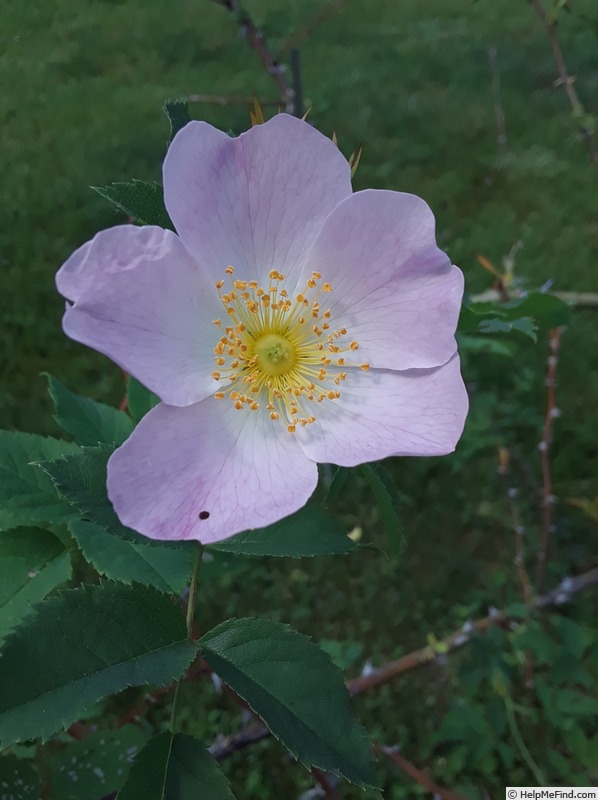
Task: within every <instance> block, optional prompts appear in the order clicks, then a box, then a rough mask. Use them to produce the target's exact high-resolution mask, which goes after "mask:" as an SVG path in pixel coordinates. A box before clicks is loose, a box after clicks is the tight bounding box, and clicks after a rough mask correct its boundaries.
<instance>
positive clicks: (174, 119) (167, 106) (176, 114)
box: [164, 98, 191, 144]
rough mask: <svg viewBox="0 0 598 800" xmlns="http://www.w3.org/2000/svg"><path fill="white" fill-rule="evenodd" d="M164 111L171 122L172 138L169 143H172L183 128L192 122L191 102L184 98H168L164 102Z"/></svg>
mask: <svg viewBox="0 0 598 800" xmlns="http://www.w3.org/2000/svg"><path fill="white" fill-rule="evenodd" d="M164 113H165V114H166V116H167V117H168V121H169V122H170V139H169V141H168V144H170V142H172V140H173V139H174V137H175V136H176V135H177V133H178V132H179V131H180V130H181V128H184V127H185V125H186V124H187V123H188V122H191V115H190V114H189V104H188V103H187V101H186V100H185V99H184V98H179V99H177V100H167V101H166V102H165V103H164Z"/></svg>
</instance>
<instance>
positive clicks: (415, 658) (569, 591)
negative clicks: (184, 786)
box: [209, 567, 598, 761]
mask: <svg viewBox="0 0 598 800" xmlns="http://www.w3.org/2000/svg"><path fill="white" fill-rule="evenodd" d="M596 585H598V567H595V568H594V569H591V570H589V572H584V573H583V574H581V575H578V576H576V577H575V578H564V579H563V580H562V581H561V582H560V583H559V584H558V586H556V587H555V588H554V589H552V590H551V591H550V592H547V593H546V594H543V595H540V596H536V597H535V598H534V600H533V602H532V608H535V609H542V608H547V607H549V606H560V605H563V604H564V603H567V602H569V600H570V599H571V598H572V597H573V596H574V595H576V594H577V593H578V592H582V591H584V590H585V589H589V588H590V587H591V586H596ZM510 621H511V617H509V615H508V614H507V613H506V612H504V611H496V612H494V613H493V614H489V615H488V616H487V617H483V618H482V619H479V620H477V621H476V622H469V623H465V625H463V627H461V628H460V629H459V630H458V631H455V632H454V633H452V634H450V636H447V637H446V639H443V640H442V641H441V642H439V643H438V644H437V645H436V647H431V646H430V645H428V646H427V647H422V648H421V649H420V650H414V651H413V652H412V653H408V654H407V655H405V656H402V657H401V658H398V659H397V660H396V661H390V662H387V663H386V664H383V665H382V666H381V667H380V668H379V669H377V670H376V671H375V672H373V673H372V674H370V675H361V676H360V677H358V678H354V679H353V680H350V681H348V682H347V688H348V689H349V692H350V694H351V695H353V696H354V695H358V694H361V693H362V692H365V691H367V690H368V689H372V688H373V687H374V686H379V685H380V684H383V683H386V682H387V681H389V680H390V679H391V678H394V677H396V676H397V675H401V674H403V673H405V672H409V671H410V670H412V669H416V668H417V667H423V666H425V665H426V664H430V663H431V662H433V661H435V660H436V659H437V657H438V653H439V651H442V653H449V652H451V651H453V650H457V649H459V648H461V647H463V646H464V645H466V644H467V643H468V642H470V641H471V639H472V638H473V637H474V635H476V634H479V633H482V632H483V631H485V630H487V629H488V628H489V627H490V626H491V625H502V626H504V625H506V624H507V623H508V622H510ZM269 735H270V731H269V730H268V728H267V727H266V726H265V725H264V724H263V723H261V722H252V723H251V725H249V726H248V727H246V728H243V729H242V730H241V731H238V732H237V733H233V734H231V735H230V736H227V737H226V738H220V739H218V740H217V741H216V742H214V744H212V746H211V747H210V748H209V750H210V752H211V754H212V755H213V756H214V758H215V759H216V760H217V761H223V760H224V759H226V758H228V757H229V756H231V755H233V753H236V752H238V751H239V750H243V749H244V748H245V747H248V746H250V745H252V744H254V743H255V742H259V741H261V740H262V739H266V738H267V737H268V736H269Z"/></svg>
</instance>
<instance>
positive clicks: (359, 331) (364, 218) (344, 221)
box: [300, 189, 463, 369]
mask: <svg viewBox="0 0 598 800" xmlns="http://www.w3.org/2000/svg"><path fill="white" fill-rule="evenodd" d="M434 227H435V226H434V216H433V214H432V212H431V210H430V208H429V207H428V205H427V204H426V203H425V202H424V201H423V200H421V199H420V198H419V197H416V196H415V195H411V194H404V193H402V192H390V191H382V190H372V189H369V190H366V191H363V192H357V193H356V194H354V195H352V196H351V197H349V198H347V199H346V200H344V201H343V202H342V203H341V204H340V205H339V206H337V208H335V209H334V211H333V212H332V214H331V215H330V216H329V217H328V219H327V220H326V222H325V223H324V227H323V228H322V230H321V232H320V234H319V236H318V238H317V239H316V241H315V242H314V244H313V246H312V249H311V251H310V253H309V256H308V258H307V260H306V263H305V266H304V268H303V271H302V277H301V281H300V283H302V282H304V281H305V280H306V279H307V278H309V277H310V275H311V272H312V270H313V271H316V272H319V273H321V274H322V281H326V282H329V283H330V284H331V285H332V287H333V290H332V292H331V293H330V294H329V295H324V297H323V300H322V303H326V306H327V307H329V308H330V309H331V312H332V317H331V318H332V321H333V323H334V327H335V328H339V327H341V326H344V327H346V328H347V330H348V332H349V336H350V337H351V339H354V340H356V341H357V342H358V343H359V348H360V349H359V353H357V354H356V355H357V357H358V359H359V362H360V363H361V362H364V361H365V362H368V363H369V364H370V366H372V367H378V368H382V369H413V368H425V367H436V366H439V365H440V364H445V363H446V362H447V361H448V360H449V359H450V358H451V356H452V355H453V354H454V353H455V352H456V349H457V344H456V342H455V338H454V332H455V327H456V325H457V319H458V316H459V310H460V308H461V298H462V296H463V275H462V274H461V271H460V270H459V269H458V268H457V267H453V266H451V262H450V261H449V259H448V257H447V256H446V254H445V253H443V252H442V251H441V250H439V249H438V247H437V245H436V239H435V232H434Z"/></svg>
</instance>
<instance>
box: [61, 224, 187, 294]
mask: <svg viewBox="0 0 598 800" xmlns="http://www.w3.org/2000/svg"><path fill="white" fill-rule="evenodd" d="M171 236H172V233H168V234H167V233H166V231H164V230H163V229H162V228H158V227H156V226H155V225H146V226H145V227H143V228H140V227H139V226H137V225H117V226H115V227H113V228H108V230H105V231H101V232H100V233H98V234H96V235H95V236H94V237H93V239H91V240H90V241H89V242H86V243H85V244H84V245H81V247H79V248H78V249H77V250H75V252H74V253H73V254H72V255H71V256H70V257H69V258H67V260H66V261H65V262H64V264H63V265H62V267H61V268H60V269H59V270H58V272H57V273H56V287H57V289H58V291H59V292H60V294H61V295H62V296H63V297H65V298H66V299H67V300H71V301H73V302H75V301H76V300H80V299H81V298H82V297H83V296H84V295H85V294H86V293H87V292H89V291H91V292H94V291H96V289H97V287H98V286H101V285H102V284H103V283H105V282H106V281H107V280H110V277H111V276H112V275H114V274H115V273H118V272H122V271H123V270H127V269H133V268H134V267H136V266H138V265H140V264H144V263H147V262H148V261H159V260H160V259H162V258H164V257H165V256H166V255H167V253H168V251H169V250H170V249H171V247H172V243H171Z"/></svg>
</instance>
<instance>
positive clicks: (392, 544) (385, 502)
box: [361, 463, 403, 555]
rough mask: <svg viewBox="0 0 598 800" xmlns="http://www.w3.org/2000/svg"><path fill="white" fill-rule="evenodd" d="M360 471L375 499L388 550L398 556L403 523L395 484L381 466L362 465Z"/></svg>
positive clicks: (375, 464) (376, 464)
mask: <svg viewBox="0 0 598 800" xmlns="http://www.w3.org/2000/svg"><path fill="white" fill-rule="evenodd" d="M361 471H362V472H363V475H364V476H365V479H366V480H367V482H368V484H369V486H370V489H371V490H372V492H373V494H374V497H375V498H376V503H377V504H378V510H379V512H380V517H381V519H382V524H383V525H384V530H385V531H386V540H387V542H388V549H389V550H390V552H391V553H392V554H393V555H398V553H399V550H400V547H401V543H402V538H401V536H402V533H403V523H402V521H401V511H400V500H399V492H398V490H397V487H396V484H395V482H394V480H393V478H392V476H391V475H390V473H389V472H388V470H387V469H385V467H383V466H382V464H378V463H373V464H363V465H362V466H361Z"/></svg>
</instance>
